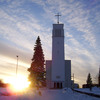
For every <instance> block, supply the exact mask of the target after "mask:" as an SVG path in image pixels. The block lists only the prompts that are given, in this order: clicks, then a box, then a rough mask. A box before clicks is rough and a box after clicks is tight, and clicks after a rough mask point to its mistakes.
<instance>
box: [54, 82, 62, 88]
mask: <svg viewBox="0 0 100 100" xmlns="http://www.w3.org/2000/svg"><path fill="white" fill-rule="evenodd" d="M62 88H63V86H62V82H54V89H62Z"/></svg>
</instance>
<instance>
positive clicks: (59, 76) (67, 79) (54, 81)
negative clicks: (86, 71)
mask: <svg viewBox="0 0 100 100" xmlns="http://www.w3.org/2000/svg"><path fill="white" fill-rule="evenodd" d="M56 16H57V18H58V20H57V24H53V30H52V60H46V82H47V87H48V88H54V89H58V88H59V89H60V88H64V87H71V60H65V53H64V24H59V16H61V15H59V14H57V15H56Z"/></svg>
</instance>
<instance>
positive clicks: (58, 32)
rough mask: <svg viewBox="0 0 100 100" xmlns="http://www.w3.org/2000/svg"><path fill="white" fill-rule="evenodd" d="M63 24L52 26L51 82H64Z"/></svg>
mask: <svg viewBox="0 0 100 100" xmlns="http://www.w3.org/2000/svg"><path fill="white" fill-rule="evenodd" d="M64 70H65V61H64V30H63V24H53V37H52V81H54V82H55V81H56V82H57V81H65V73H64Z"/></svg>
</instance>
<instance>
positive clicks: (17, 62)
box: [16, 55, 18, 77]
mask: <svg viewBox="0 0 100 100" xmlns="http://www.w3.org/2000/svg"><path fill="white" fill-rule="evenodd" d="M16 57H17V65H16V77H17V70H18V55H17V56H16Z"/></svg>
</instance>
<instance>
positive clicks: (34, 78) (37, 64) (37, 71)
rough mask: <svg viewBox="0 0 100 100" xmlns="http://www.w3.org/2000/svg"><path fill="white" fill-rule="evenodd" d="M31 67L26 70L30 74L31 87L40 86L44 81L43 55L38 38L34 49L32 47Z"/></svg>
mask: <svg viewBox="0 0 100 100" xmlns="http://www.w3.org/2000/svg"><path fill="white" fill-rule="evenodd" d="M31 60H32V63H31V67H30V68H29V69H28V71H29V72H30V75H29V81H31V86H34V85H37V86H39V84H42V83H43V82H44V81H45V78H44V74H45V69H44V61H45V60H44V54H43V49H42V46H41V40H40V37H39V36H38V38H37V40H36V43H35V47H34V55H33V58H32V59H31Z"/></svg>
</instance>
